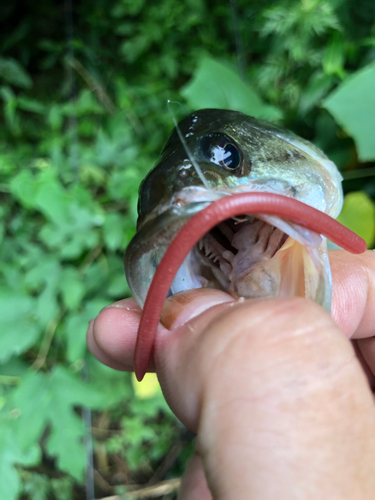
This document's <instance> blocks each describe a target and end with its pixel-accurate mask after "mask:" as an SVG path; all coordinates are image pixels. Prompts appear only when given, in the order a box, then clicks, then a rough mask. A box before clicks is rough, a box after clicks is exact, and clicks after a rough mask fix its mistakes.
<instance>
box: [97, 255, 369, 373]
mask: <svg viewBox="0 0 375 500" xmlns="http://www.w3.org/2000/svg"><path fill="white" fill-rule="evenodd" d="M329 256H330V261H331V267H332V276H333V302H332V316H333V317H334V318H335V320H336V322H337V323H338V324H339V325H340V326H341V327H342V328H343V330H344V332H345V334H346V335H347V336H348V337H353V338H360V337H365V336H370V335H373V334H374V333H375V332H374V331H373V325H374V324H375V300H374V293H375V291H374V289H375V252H373V251H369V252H366V253H365V254H363V255H362V256H352V255H351V254H348V253H347V252H344V251H333V252H329ZM195 294H198V295H195ZM199 294H200V295H199ZM173 297H178V299H177V300H175V299H174V298H173V299H172V298H170V299H168V300H169V301H172V304H173V307H169V308H166V309H165V310H164V313H163V316H162V322H163V323H164V325H165V327H166V328H168V329H170V328H171V327H172V324H173V321H174V319H175V318H177V317H178V315H182V316H181V320H184V318H185V320H186V319H187V318H188V317H189V316H190V315H191V314H194V311H192V310H191V309H192V307H194V308H196V311H195V313H196V314H198V313H200V312H202V311H203V310H205V309H207V307H209V306H210V305H211V304H212V305H216V304H217V303H220V302H224V301H230V300H233V299H232V298H231V297H230V296H229V295H227V294H224V292H220V291H218V290H210V289H205V290H202V289H200V290H195V291H194V290H191V291H188V292H184V293H181V294H177V295H175V296H173ZM184 297H186V299H185V298H184ZM195 298H199V300H195ZM200 301H202V302H200ZM189 304H190V306H189ZM165 311H168V312H167V313H166V312H165ZM140 314H141V310H140V308H139V306H138V305H137V303H136V302H135V300H134V299H125V300H122V301H119V302H116V303H115V304H113V305H111V306H108V307H107V308H105V309H103V310H102V311H101V312H100V314H99V315H98V317H97V318H96V319H95V321H94V325H93V338H94V339H95V342H96V345H94V344H93V343H90V344H89V348H90V350H91V352H92V353H93V354H94V355H95V356H97V357H98V359H100V360H101V361H103V362H104V363H105V364H107V365H109V366H112V367H113V368H117V366H118V365H117V364H116V363H121V365H123V366H124V367H125V368H124V367H122V368H121V369H127V370H133V355H134V346H135V341H136V336H137V331H138V325H139V319H140ZM88 340H89V342H91V334H90V336H88ZM103 355H105V356H106V358H104V357H103ZM100 356H101V357H100ZM111 360H113V361H114V363H111Z"/></svg>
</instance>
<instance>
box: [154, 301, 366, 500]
mask: <svg viewBox="0 0 375 500" xmlns="http://www.w3.org/2000/svg"><path fill="white" fill-rule="evenodd" d="M186 320H187V318H185V321H183V322H182V324H180V325H178V319H177V324H176V323H174V327H173V328H172V330H171V331H165V332H163V334H161V335H160V336H159V337H158V339H157V344H156V349H155V361H156V367H157V371H158V376H159V379H160V382H161V385H162V388H163V391H164V393H165V396H166V398H167V400H168V402H169V404H170V406H171V407H172V409H173V410H174V411H175V413H176V414H177V415H178V416H179V418H180V419H181V420H182V421H183V422H184V423H185V424H186V425H188V426H189V427H190V428H191V429H192V430H194V431H195V432H197V450H198V452H199V454H200V455H201V457H202V460H203V466H204V470H205V475H206V478H207V481H208V485H209V487H210V490H211V491H212V493H213V496H214V498H223V499H224V498H236V499H242V498H243V499H245V498H246V500H249V499H256V500H263V499H267V500H268V499H273V498H278V499H279V500H283V499H288V500H290V499H293V498H296V499H297V498H298V499H300V498H306V499H310V498H311V499H313V498H314V499H315V498H325V497H327V498H330V499H340V500H343V499H353V498H361V499H362V498H363V499H367V498H368V499H369V500H370V499H371V498H373V496H374V492H375V476H374V474H373V463H374V461H375V432H374V431H375V409H374V402H373V397H372V394H371V392H370V390H369V387H368V384H367V380H366V378H365V376H364V374H363V373H362V371H361V368H360V366H359V363H358V362H357V360H356V358H355V355H354V351H353V349H352V347H351V344H350V342H349V341H348V340H347V339H346V338H345V337H344V335H343V334H342V332H341V330H340V329H339V328H338V327H337V325H336V324H335V323H334V322H333V320H332V319H331V318H330V316H329V315H328V314H327V313H326V312H325V311H323V310H322V309H321V308H320V307H319V306H317V305H316V304H313V303H311V302H309V301H306V300H303V299H288V300H286V299H279V300H267V301H246V302H244V303H238V302H231V303H226V304H220V305H217V306H215V307H213V308H210V309H209V310H208V311H206V312H204V313H202V314H200V315H199V316H195V317H194V318H193V319H192V320H190V321H186Z"/></svg>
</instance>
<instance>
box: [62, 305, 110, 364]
mask: <svg viewBox="0 0 375 500" xmlns="http://www.w3.org/2000/svg"><path fill="white" fill-rule="evenodd" d="M106 305H108V302H106V301H105V300H103V299H102V300H92V301H90V302H88V303H87V304H85V308H84V310H83V312H81V313H78V314H73V315H71V316H70V317H69V318H68V320H67V322H66V326H65V331H66V338H67V341H68V350H67V359H68V360H69V361H70V362H71V363H74V362H75V361H77V360H78V359H82V358H83V356H84V354H85V352H86V349H87V346H86V331H87V327H88V323H89V321H90V320H91V319H93V318H95V316H97V315H98V314H99V312H100V311H101V310H102V309H103V307H105V306H106Z"/></svg>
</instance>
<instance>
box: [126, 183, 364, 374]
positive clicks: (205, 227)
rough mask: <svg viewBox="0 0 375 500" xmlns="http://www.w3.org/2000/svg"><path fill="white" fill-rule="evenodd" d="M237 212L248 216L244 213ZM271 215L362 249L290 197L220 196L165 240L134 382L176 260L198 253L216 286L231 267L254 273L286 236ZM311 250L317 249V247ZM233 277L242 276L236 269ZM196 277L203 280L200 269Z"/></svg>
mask: <svg viewBox="0 0 375 500" xmlns="http://www.w3.org/2000/svg"><path fill="white" fill-rule="evenodd" d="M242 214H254V215H251V216H250V217H248V216H243V215H242ZM274 216H276V217H278V218H280V219H281V220H284V221H285V222H286V223H287V224H288V221H290V222H291V223H292V225H291V227H292V226H293V225H295V227H296V228H297V229H298V228H299V229H300V232H299V234H298V233H296V234H297V238H299V237H300V236H301V235H302V236H303V228H306V229H307V233H308V234H307V236H308V237H309V236H310V235H311V234H312V235H313V236H314V235H316V236H318V238H320V237H319V235H320V234H322V235H324V236H326V237H327V238H329V239H330V240H331V241H332V242H333V243H336V244H337V245H339V246H340V247H342V248H343V249H345V250H348V251H349V252H352V253H356V254H358V253H362V252H364V251H365V250H366V243H365V241H364V240H363V239H362V238H360V237H359V236H357V235H356V234H355V233H353V232H352V231H350V230H349V229H347V228H346V227H344V226H343V225H342V224H340V223H339V222H337V221H336V220H334V219H332V218H331V217H329V216H328V215H327V214H324V213H322V212H319V211H318V210H316V209H314V208H312V207H310V206H308V205H306V204H304V203H302V202H300V201H297V200H295V199H292V198H288V197H285V196H282V195H278V194H274V193H264V192H262V193H256V192H251V193H238V194H234V195H231V196H225V197H223V198H220V199H218V200H216V201H214V202H212V203H211V204H210V205H208V206H207V207H206V208H204V209H203V210H201V211H200V212H198V213H196V214H195V215H194V216H193V217H192V218H191V219H189V220H188V222H187V223H186V224H185V225H184V226H183V228H182V229H181V230H180V231H179V232H178V234H177V236H176V237H175V238H174V239H173V241H172V242H171V243H170V245H169V247H168V249H167V251H166V252H165V254H164V256H163V258H162V259H161V261H160V264H159V265H158V267H157V269H156V273H155V275H154V277H153V280H152V282H151V285H150V288H149V291H148V294H147V298H146V302H145V304H144V308H143V312H142V317H141V321H140V325H139V330H138V337H137V344H136V349H135V355H134V366H135V372H136V376H137V378H138V380H141V379H142V378H143V376H144V374H145V373H146V370H147V367H148V364H149V361H150V358H151V353H152V348H153V344H154V339H155V335H156V330H157V326H158V323H159V318H160V314H161V310H162V308H163V305H164V301H165V299H166V297H167V295H168V292H169V290H170V288H171V285H172V283H173V282H174V280H175V276H176V274H177V273H178V271H179V269H180V267H181V264H182V263H183V262H184V260H185V258H186V257H187V255H189V253H190V252H191V250H192V249H193V248H194V247H195V251H194V252H192V254H193V255H194V254H197V253H198V254H199V256H200V257H201V262H203V263H204V264H205V266H203V267H207V268H208V269H210V271H211V273H212V275H213V277H214V278H215V280H216V284H219V285H220V288H221V287H223V284H225V283H227V281H226V280H229V281H230V280H231V275H233V270H234V268H235V266H237V265H239V266H240V269H242V268H243V271H244V272H245V274H246V276H250V278H251V277H253V276H254V266H259V263H264V262H265V261H268V262H271V261H272V260H273V259H274V258H275V257H276V256H277V255H279V254H280V253H281V252H282V250H283V248H285V247H286V246H287V245H288V242H289V240H291V239H292V238H288V237H287V234H286V232H284V231H283V230H282V229H281V228H280V226H279V228H275V227H274V225H273V224H272V218H273V217H274ZM266 218H267V221H266V222H265V221H264V219H266ZM270 221H271V224H270V223H269V222H270ZM236 223H237V224H236ZM247 233H249V234H250V236H251V238H252V241H253V244H252V245H251V251H250V252H249V248H248V243H245V246H246V252H244V253H243V254H242V253H241V251H242V250H241V249H242V247H241V245H242V240H243V239H244V240H245V241H246V237H244V235H245V234H246V235H247ZM320 239H321V238H320ZM196 245H197V246H196ZM316 250H317V252H318V253H319V248H316ZM243 258H245V259H250V260H252V261H253V264H252V265H253V268H252V272H251V273H249V272H247V270H246V266H247V264H249V262H248V261H247V262H245V263H244V262H243ZM231 261H232V262H231ZM244 264H245V265H244ZM241 266H242V267H241ZM247 269H248V268H247ZM238 276H241V278H243V275H242V274H241V272H240V273H239V274H238ZM232 277H233V276H232ZM202 278H203V279H208V278H206V277H205V276H204V272H202ZM240 281H241V280H240ZM223 288H225V287H223ZM237 295H238V296H243V295H242V294H237ZM289 295H290V294H289ZM257 296H259V294H258V295H257ZM266 296H267V295H266ZM271 296H273V295H271Z"/></svg>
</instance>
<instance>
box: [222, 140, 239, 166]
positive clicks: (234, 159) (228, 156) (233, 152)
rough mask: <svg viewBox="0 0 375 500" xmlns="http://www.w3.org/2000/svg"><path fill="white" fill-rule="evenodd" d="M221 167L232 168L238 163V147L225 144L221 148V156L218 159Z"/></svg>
mask: <svg viewBox="0 0 375 500" xmlns="http://www.w3.org/2000/svg"><path fill="white" fill-rule="evenodd" d="M220 164H221V165H222V166H223V167H226V168H230V169H231V170H234V169H236V168H237V167H238V165H239V164H240V154H239V152H238V149H237V148H236V147H235V146H233V144H227V145H226V146H224V148H223V158H222V160H221V161H220Z"/></svg>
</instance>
